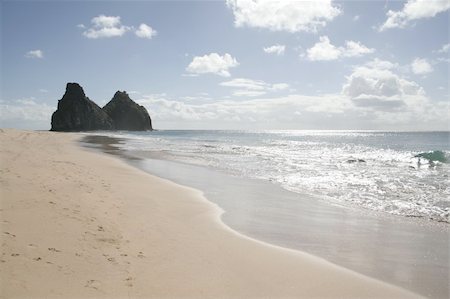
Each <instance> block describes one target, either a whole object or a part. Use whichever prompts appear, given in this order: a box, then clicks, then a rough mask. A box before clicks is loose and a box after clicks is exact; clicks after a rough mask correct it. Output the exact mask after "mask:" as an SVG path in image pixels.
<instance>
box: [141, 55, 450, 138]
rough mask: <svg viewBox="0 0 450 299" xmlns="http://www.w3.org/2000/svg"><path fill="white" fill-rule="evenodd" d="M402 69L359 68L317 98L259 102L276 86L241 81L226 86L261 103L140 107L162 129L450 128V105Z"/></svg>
mask: <svg viewBox="0 0 450 299" xmlns="http://www.w3.org/2000/svg"><path fill="white" fill-rule="evenodd" d="M399 70H400V68H399V67H398V65H397V64H395V63H392V62H389V61H383V60H379V59H375V60H373V61H370V62H368V63H366V64H363V65H360V66H356V67H355V68H354V69H353V70H352V72H351V74H350V75H349V76H348V77H347V78H346V82H345V84H344V85H343V88H342V90H341V91H338V92H336V93H333V94H322V95H317V96H307V95H302V94H289V95H283V96H274V97H267V98H258V97H257V96H258V93H259V95H261V93H263V92H266V89H267V88H268V86H270V87H271V88H276V87H275V84H267V83H265V82H263V81H256V80H250V79H242V78H240V79H234V80H229V81H226V82H222V83H221V85H222V86H226V87H230V88H236V89H237V90H238V91H240V92H242V93H243V94H245V95H247V96H248V95H252V96H256V98H251V99H236V100H229V99H225V97H224V98H222V99H217V98H215V99H209V100H207V101H202V102H198V101H195V102H192V101H190V102H183V101H181V100H175V99H171V98H170V97H169V96H168V95H165V94H162V95H150V96H143V97H142V98H141V99H139V100H137V102H138V103H139V104H141V105H144V106H145V107H146V108H147V109H148V110H149V113H150V114H151V116H152V119H153V120H154V123H155V126H156V127H158V128H174V129H175V128H180V127H184V128H197V129H201V128H205V127H208V128H220V129H286V128H293V129H294V128H296V129H330V128H333V129H387V130H389V129H393V128H395V129H397V130H402V129H404V130H413V129H424V130H427V129H446V128H447V126H448V124H447V119H448V115H447V114H448V111H449V107H450V104H449V103H446V102H445V101H444V102H436V101H435V102H431V101H430V100H429V99H428V98H427V97H426V95H425V92H424V90H423V88H422V87H420V86H419V85H418V84H417V83H415V82H413V81H410V80H407V79H405V78H403V77H402V76H401V75H399V74H398V72H397V71H399ZM281 87H282V88H286V87H285V86H281Z"/></svg>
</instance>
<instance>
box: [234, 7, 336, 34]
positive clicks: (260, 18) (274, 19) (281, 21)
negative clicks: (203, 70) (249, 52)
mask: <svg viewBox="0 0 450 299" xmlns="http://www.w3.org/2000/svg"><path fill="white" fill-rule="evenodd" d="M227 5H228V7H230V8H231V9H232V10H233V14H234V24H235V26H236V27H243V26H249V27H256V28H266V29H269V30H272V31H288V32H299V31H309V32H315V31H317V30H318V29H319V28H321V27H324V26H325V25H326V24H327V22H329V21H331V20H333V19H334V18H335V17H336V16H338V15H339V14H340V13H341V10H340V9H339V8H338V7H337V6H335V5H333V2H332V0H316V1H298V0H283V1H272V0H227Z"/></svg>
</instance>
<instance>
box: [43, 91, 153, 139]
mask: <svg viewBox="0 0 450 299" xmlns="http://www.w3.org/2000/svg"><path fill="white" fill-rule="evenodd" d="M91 130H134V131H144V130H152V121H151V119H150V116H149V115H148V112H147V110H146V109H145V108H144V107H143V106H140V105H138V104H136V103H135V102H134V101H133V100H131V99H130V97H129V96H128V94H127V93H126V92H120V91H118V92H116V94H115V95H114V97H113V99H112V100H111V101H110V102H109V103H108V104H107V105H106V106H105V107H103V109H102V108H100V107H99V106H98V105H97V104H95V103H94V102H93V101H91V100H90V99H89V98H88V97H86V95H85V94H84V91H83V88H82V87H81V86H80V85H79V84H77V83H67V86H66V92H65V93H64V96H63V97H62V99H61V100H59V101H58V109H57V110H56V111H55V112H54V113H53V115H52V127H51V131H66V132H67V131H91Z"/></svg>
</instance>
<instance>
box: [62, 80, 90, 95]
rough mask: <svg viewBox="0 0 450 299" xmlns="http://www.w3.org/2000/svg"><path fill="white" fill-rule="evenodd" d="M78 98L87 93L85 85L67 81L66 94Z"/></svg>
mask: <svg viewBox="0 0 450 299" xmlns="http://www.w3.org/2000/svg"><path fill="white" fill-rule="evenodd" d="M65 95H70V96H73V97H76V98H84V97H86V95H85V94H84V90H83V87H81V86H80V84H78V83H67V85H66V94H65Z"/></svg>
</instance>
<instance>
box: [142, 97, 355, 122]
mask: <svg viewBox="0 0 450 299" xmlns="http://www.w3.org/2000/svg"><path fill="white" fill-rule="evenodd" d="M137 102H138V103H139V104H140V105H143V106H145V107H146V108H147V109H148V110H149V113H150V114H151V115H152V119H153V120H154V122H155V124H156V123H160V124H164V125H165V126H166V127H172V128H177V127H178V128H179V126H180V123H183V124H184V125H185V126H187V127H189V128H195V127H197V128H204V127H205V126H208V127H216V128H217V127H218V126H219V127H222V128H236V129H238V128H240V129H242V128H243V126H245V124H247V125H249V127H247V128H253V129H254V128H256V127H260V126H263V127H266V128H272V129H273V128H276V127H277V126H278V125H280V124H281V123H284V124H285V123H286V122H297V123H298V122H299V121H301V122H302V123H305V124H307V125H308V126H309V125H317V124H320V120H319V118H318V117H317V116H318V115H322V116H323V114H324V112H326V114H327V115H342V113H343V112H344V110H345V106H346V105H351V103H349V102H348V101H347V100H346V99H343V98H342V97H341V99H339V96H338V95H323V96H304V95H288V96H283V97H276V98H268V99H252V100H239V101H238V100H221V101H214V102H211V101H208V102H206V103H201V104H194V103H185V102H182V101H179V100H174V99H170V98H168V97H167V96H161V95H148V96H144V97H143V98H141V99H139V100H137ZM300 111H301V112H300ZM299 115H302V117H301V118H299Z"/></svg>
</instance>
